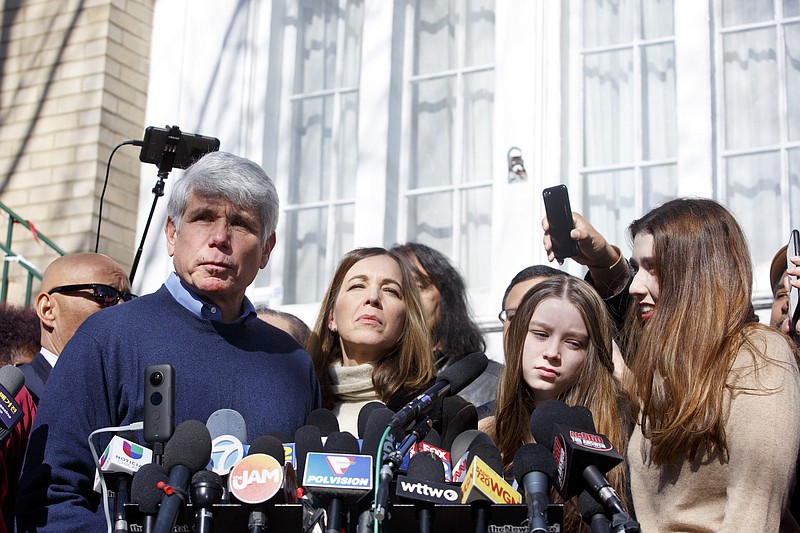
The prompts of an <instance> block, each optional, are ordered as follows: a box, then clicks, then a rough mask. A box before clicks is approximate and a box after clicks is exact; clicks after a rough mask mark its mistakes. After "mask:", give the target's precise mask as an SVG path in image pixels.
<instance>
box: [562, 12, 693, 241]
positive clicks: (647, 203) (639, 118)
mask: <svg viewBox="0 0 800 533" xmlns="http://www.w3.org/2000/svg"><path fill="white" fill-rule="evenodd" d="M575 4H577V2H576V3H575ZM580 7H581V9H582V16H581V17H580V20H581V21H582V23H581V30H580V33H579V35H580V37H579V42H580V44H579V48H580V50H579V56H580V63H579V64H580V72H581V74H580V85H579V86H580V87H581V88H582V90H581V91H579V93H578V94H580V95H581V100H580V102H581V106H582V109H581V112H580V113H579V114H578V120H579V122H580V124H581V126H580V129H581V131H582V137H581V139H580V140H581V147H582V154H581V163H580V168H579V174H580V176H581V180H580V183H578V184H576V185H577V187H578V188H579V190H582V203H579V202H575V203H574V205H573V208H575V209H581V208H582V209H584V211H585V214H586V215H587V217H588V219H589V220H591V222H592V223H593V224H594V225H595V226H596V227H597V228H598V229H600V230H601V231H602V232H604V234H606V235H607V236H608V237H609V239H610V240H611V241H612V242H617V243H623V242H624V240H625V239H624V229H625V227H626V226H627V224H628V223H629V222H630V221H631V220H633V219H634V218H636V217H637V216H639V215H640V214H641V213H643V212H645V211H647V210H649V209H650V208H652V207H654V206H656V205H658V204H660V203H662V202H664V201H665V200H667V199H670V198H674V197H675V196H676V194H677V188H678V176H677V158H678V153H677V151H678V150H677V147H678V139H677V137H678V135H677V120H676V93H675V75H676V72H675V38H674V13H673V4H672V1H671V0H614V1H612V0H582V1H581V2H580ZM581 206H582V207H581Z"/></svg>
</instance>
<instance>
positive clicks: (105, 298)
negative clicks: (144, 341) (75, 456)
mask: <svg viewBox="0 0 800 533" xmlns="http://www.w3.org/2000/svg"><path fill="white" fill-rule="evenodd" d="M130 290H131V287H130V282H129V281H128V276H127V275H126V274H125V272H123V270H122V267H121V266H119V265H118V264H117V263H116V262H115V261H114V260H113V259H111V258H110V257H108V256H106V255H103V254H98V253H91V252H81V253H75V254H70V255H65V256H63V257H59V258H58V259H56V260H55V261H53V262H52V263H50V265H49V266H48V267H47V269H46V270H45V271H44V275H43V276H42V289H41V292H40V293H39V296H38V297H37V299H36V313H37V314H38V315H39V321H40V323H41V344H42V348H41V350H40V351H39V353H38V354H37V355H36V357H34V358H33V360H32V361H31V362H30V363H26V364H23V365H20V369H21V370H22V373H23V374H24V375H25V386H26V387H27V388H28V391H29V392H30V393H31V396H32V397H33V399H34V402H36V404H37V405H38V403H39V398H40V397H41V395H42V391H43V390H44V384H45V383H46V382H47V378H48V377H49V376H50V371H51V370H52V369H53V366H54V365H55V364H56V361H57V360H58V356H59V355H60V354H61V350H63V349H64V345H66V344H67V342H68V341H69V340H70V339H71V338H72V336H73V335H74V334H75V331H77V329H78V326H80V325H81V324H82V323H83V321H84V320H86V319H87V318H88V317H89V316H90V315H92V314H94V313H96V312H97V311H99V310H100V309H103V308H104V307H109V306H111V305H116V304H118V303H120V302H122V301H128V300H130V299H131V298H132V295H131V292H130Z"/></svg>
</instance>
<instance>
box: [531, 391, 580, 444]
mask: <svg viewBox="0 0 800 533" xmlns="http://www.w3.org/2000/svg"><path fill="white" fill-rule="evenodd" d="M574 417H575V415H573V413H572V409H570V407H569V406H568V405H567V404H565V403H564V402H562V401H560V400H548V401H546V402H543V403H542V404H541V405H539V406H538V407H537V408H536V409H534V410H533V413H531V435H533V438H534V439H535V440H536V442H538V443H539V444H541V445H542V446H545V447H546V448H547V449H548V450H550V451H552V450H553V439H554V438H555V434H554V431H553V430H554V429H555V428H554V427H553V424H569V423H570V422H571V421H572V419H573V418H574Z"/></svg>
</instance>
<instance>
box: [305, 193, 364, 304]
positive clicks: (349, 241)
mask: <svg viewBox="0 0 800 533" xmlns="http://www.w3.org/2000/svg"><path fill="white" fill-rule="evenodd" d="M355 214H356V206H355V204H346V205H337V206H335V207H334V208H333V225H334V230H335V232H336V237H334V239H333V250H331V255H330V258H331V260H330V261H329V262H328V263H329V267H330V268H331V270H330V271H329V272H327V273H326V274H325V276H324V278H323V279H324V280H325V283H327V280H329V279H330V278H331V276H333V268H335V265H337V264H338V263H339V260H340V259H341V258H342V256H344V254H346V253H347V252H349V251H350V250H352V249H353V248H354V246H355V245H354V242H355V241H354V239H353V233H354V231H355V229H354V228H355ZM321 266H322V258H320V267H321ZM323 287H325V286H323ZM324 290H325V289H324V288H323V291H324ZM322 297H323V293H322V292H320V293H319V294H317V296H316V299H315V300H312V301H314V302H319V301H320V300H322Z"/></svg>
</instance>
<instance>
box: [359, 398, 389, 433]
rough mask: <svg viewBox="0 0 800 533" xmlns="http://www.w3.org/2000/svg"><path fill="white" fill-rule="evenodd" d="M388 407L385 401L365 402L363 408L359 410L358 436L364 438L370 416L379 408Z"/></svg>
mask: <svg viewBox="0 0 800 533" xmlns="http://www.w3.org/2000/svg"><path fill="white" fill-rule="evenodd" d="M385 407H386V404H384V403H383V402H379V401H377V400H375V401H374V402H369V403H366V404H364V406H363V407H361V410H360V411H359V412H358V438H359V439H363V438H364V435H365V434H366V432H367V422H368V421H369V416H370V415H371V414H372V413H373V412H374V411H376V410H378V409H383V408H385Z"/></svg>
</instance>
